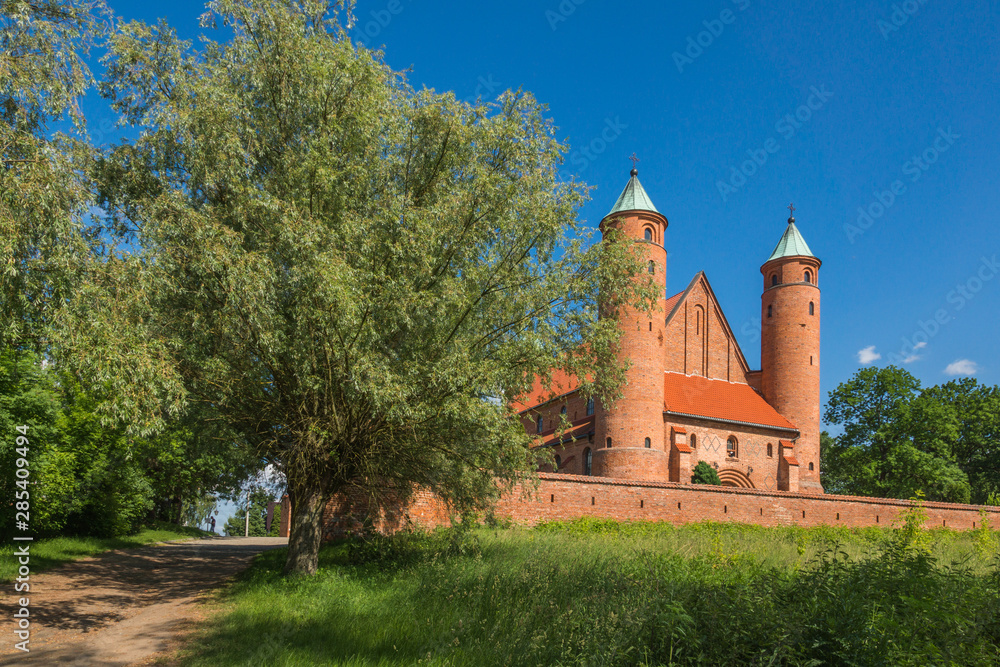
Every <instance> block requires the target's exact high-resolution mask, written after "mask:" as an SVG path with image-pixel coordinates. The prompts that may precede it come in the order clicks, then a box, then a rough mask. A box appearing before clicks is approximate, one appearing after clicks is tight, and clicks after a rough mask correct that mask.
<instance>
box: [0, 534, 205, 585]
mask: <svg viewBox="0 0 1000 667" xmlns="http://www.w3.org/2000/svg"><path fill="white" fill-rule="evenodd" d="M208 535H211V533H208V532H205V531H203V530H199V529H198V528H186V527H183V526H177V525H175V524H172V523H166V522H156V523H155V524H153V525H151V526H147V527H145V528H143V529H142V530H140V531H139V532H138V533H136V534H135V535H127V536H125V537H45V538H41V539H38V540H35V541H33V542H27V543H25V542H18V543H8V544H5V545H3V546H0V581H4V582H6V581H11V580H12V579H14V577H15V576H17V568H18V563H17V559H16V558H15V557H14V551H15V549H16V548H18V547H19V546H21V545H23V544H30V545H31V573H32V574H37V573H39V572H43V571H45V570H49V569H52V568H53V567H56V566H58V565H62V564H63V563H69V562H71V561H74V560H79V559H81V558H86V557H88V556H95V555H97V554H99V553H103V552H105V551H112V550H114V549H135V548H137V547H141V546H145V545H147V544H153V543H155V542H166V541H168V540H182V539H191V538H196V537H205V536H208Z"/></svg>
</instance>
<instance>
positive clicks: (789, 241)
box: [765, 218, 816, 263]
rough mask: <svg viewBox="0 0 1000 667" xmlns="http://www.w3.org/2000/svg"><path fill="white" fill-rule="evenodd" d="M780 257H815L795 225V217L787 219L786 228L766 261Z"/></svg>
mask: <svg viewBox="0 0 1000 667" xmlns="http://www.w3.org/2000/svg"><path fill="white" fill-rule="evenodd" d="M782 257H816V255H814V254H813V253H812V250H810V249H809V245H808V244H807V243H806V240H805V239H804V238H802V234H801V233H800V232H799V228H798V227H796V226H795V218H789V219H788V229H786V230H785V233H784V235H782V237H781V240H780V241H778V245H776V246H775V247H774V252H772V253H771V256H770V257H769V258H768V259H767V261H768V262H770V261H771V260H774V259H781V258H782ZM765 263H766V262H765Z"/></svg>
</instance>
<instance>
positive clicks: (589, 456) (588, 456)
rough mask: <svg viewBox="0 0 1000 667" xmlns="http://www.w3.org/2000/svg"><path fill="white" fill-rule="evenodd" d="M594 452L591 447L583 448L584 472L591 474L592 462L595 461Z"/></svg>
mask: <svg viewBox="0 0 1000 667" xmlns="http://www.w3.org/2000/svg"><path fill="white" fill-rule="evenodd" d="M593 459H594V453H593V452H591V451H590V447H587V448H586V449H585V450H583V474H584V475H589V474H590V470H591V464H592V463H593Z"/></svg>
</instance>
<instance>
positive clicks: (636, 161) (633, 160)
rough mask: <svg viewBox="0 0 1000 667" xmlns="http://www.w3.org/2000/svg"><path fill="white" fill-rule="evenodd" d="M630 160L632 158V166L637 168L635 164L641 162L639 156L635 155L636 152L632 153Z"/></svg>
mask: <svg viewBox="0 0 1000 667" xmlns="http://www.w3.org/2000/svg"><path fill="white" fill-rule="evenodd" d="M629 160H632V168H633V169H635V165H636V164H637V163H638V162H639V158H637V157H636V156H635V152H633V153H632V155H631V156H630V157H629Z"/></svg>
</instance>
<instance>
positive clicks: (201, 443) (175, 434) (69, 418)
mask: <svg viewBox="0 0 1000 667" xmlns="http://www.w3.org/2000/svg"><path fill="white" fill-rule="evenodd" d="M98 405H99V403H98V401H97V400H96V399H95V398H94V397H93V396H92V395H91V394H89V393H88V392H85V391H83V390H82V389H81V387H80V386H79V384H78V383H77V382H76V380H75V379H74V378H73V377H71V376H70V375H69V374H66V373H59V372H57V371H56V370H55V369H54V368H53V367H52V366H51V365H47V364H45V363H43V357H41V356H39V355H36V354H32V353H29V352H23V351H14V350H11V349H8V350H6V351H3V352H0V432H2V433H7V434H14V433H15V431H14V428H15V426H19V425H26V426H28V434H27V437H28V442H29V448H28V456H27V460H28V464H29V470H30V472H31V476H30V482H31V484H30V485H29V488H28V489H26V490H27V491H28V492H29V494H30V496H29V501H30V502H31V521H30V525H31V529H32V531H33V532H34V533H35V534H40V535H53V534H56V533H64V534H75V535H95V536H102V537H114V536H121V535H125V534H128V533H132V532H135V531H136V530H138V528H139V527H140V526H141V525H142V524H143V523H145V522H146V521H147V520H148V519H149V518H150V511H151V510H152V509H153V507H154V503H156V502H157V501H159V503H160V504H161V505H163V504H164V502H165V503H166V504H167V505H171V506H172V504H173V502H176V504H177V506H178V509H179V508H180V506H181V504H182V503H193V502H194V500H195V499H196V498H198V497H199V487H200V488H209V489H211V490H217V489H225V488H226V485H227V484H230V485H233V484H235V485H238V484H239V482H238V481H234V480H237V479H239V480H242V478H243V477H245V476H246V475H247V473H246V471H247V470H248V469H249V464H248V462H247V461H246V458H245V453H246V450H245V449H241V450H236V451H233V452H229V451H228V450H229V449H233V447H232V445H231V442H230V443H226V444H224V445H221V446H220V445H218V444H217V442H218V441H216V440H213V439H211V438H209V437H203V438H201V439H199V438H196V437H193V436H192V435H191V431H190V430H188V429H189V428H191V427H190V426H185V425H184V424H181V425H179V426H176V427H173V428H171V429H169V430H168V431H166V432H165V433H164V434H162V435H161V436H159V437H157V438H152V439H144V438H141V437H130V436H128V435H127V434H126V433H125V431H124V429H122V428H116V427H109V426H106V425H104V424H103V423H102V420H101V418H100V416H99V415H98V412H97V411H98ZM205 430H206V431H207V430H208V429H205ZM184 437H186V438H188V439H183V438H184ZM16 445H17V443H16V441H15V440H14V438H13V437H8V438H2V439H0V464H2V469H4V470H14V469H15V465H14V464H15V459H16V458H17V453H16ZM254 463H255V464H257V465H259V463H256V462H254ZM15 481H16V478H15V477H14V476H13V475H5V476H3V477H2V478H0V494H4V496H5V497H8V498H13V497H14V492H15ZM213 504H214V503H213ZM165 514H166V515H167V516H165V517H164V518H166V519H168V520H170V521H172V522H174V523H178V522H179V521H180V519H181V517H180V515H179V514H178V513H176V512H167V513H165ZM13 521H14V514H13V511H12V509H11V510H8V511H5V512H2V513H0V535H9V534H10V533H11V531H12V529H13V524H12V522H13Z"/></svg>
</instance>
